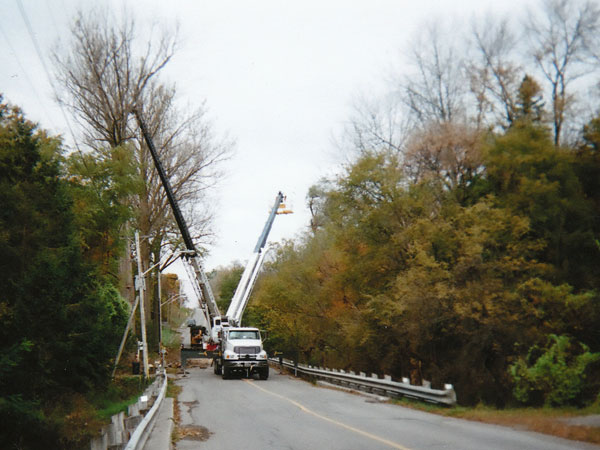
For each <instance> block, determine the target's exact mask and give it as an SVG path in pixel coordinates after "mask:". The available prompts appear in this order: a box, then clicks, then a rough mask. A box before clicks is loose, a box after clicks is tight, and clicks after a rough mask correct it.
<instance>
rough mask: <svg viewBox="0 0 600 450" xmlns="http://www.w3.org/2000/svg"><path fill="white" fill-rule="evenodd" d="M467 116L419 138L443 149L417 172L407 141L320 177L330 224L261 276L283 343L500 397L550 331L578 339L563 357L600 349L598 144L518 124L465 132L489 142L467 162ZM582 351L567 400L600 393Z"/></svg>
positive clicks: (321, 214) (308, 353)
mask: <svg viewBox="0 0 600 450" xmlns="http://www.w3.org/2000/svg"><path fill="white" fill-rule="evenodd" d="M590 126H592V125H590ZM461 130H462V131H464V127H462V126H461V127H458V128H456V129H455V130H454V133H450V130H449V125H447V126H445V127H444V129H443V130H442V131H443V134H442V135H441V137H440V136H437V137H435V138H434V137H431V136H427V137H426V138H425V139H423V140H421V147H422V148H425V149H426V152H421V154H420V157H421V158H420V159H419V161H421V162H425V161H426V159H427V158H429V160H431V158H430V156H431V149H437V148H439V149H441V150H443V151H441V152H440V154H443V155H446V156H444V158H441V159H440V158H438V159H437V161H438V163H439V164H438V166H436V167H435V170H429V171H425V170H422V171H421V172H420V175H419V176H418V177H415V176H414V172H410V171H409V170H407V167H406V159H405V158H402V157H401V155H400V154H399V153H398V152H391V151H385V150H381V151H373V152H363V153H362V154H361V155H360V157H358V158H357V159H356V160H355V161H354V162H353V163H352V164H350V165H349V166H348V167H347V168H346V170H345V171H344V173H343V174H341V175H340V176H339V177H338V178H337V179H335V180H332V181H330V182H328V183H325V182H324V183H322V185H320V186H316V187H315V188H313V189H311V193H312V194H313V196H312V197H310V198H309V204H310V205H311V211H313V214H314V216H315V217H314V218H313V224H318V226H312V230H311V232H309V233H307V234H306V235H305V236H304V238H303V240H302V241H301V242H288V243H285V244H283V245H281V246H280V248H279V249H278V254H277V257H276V259H275V261H274V262H273V263H272V264H270V266H269V267H268V269H267V271H266V274H265V275H263V277H262V279H261V281H260V283H259V286H258V287H257V290H256V297H255V302H254V305H255V306H254V307H253V309H254V312H256V313H258V315H259V316H260V318H261V320H262V325H263V326H265V327H266V328H267V329H268V330H269V331H270V341H269V345H270V346H271V349H272V350H278V351H283V352H285V353H286V354H288V355H289V356H292V357H295V356H296V355H297V356H298V357H299V359H300V360H301V361H304V362H307V363H312V364H319V365H325V366H328V367H336V368H344V369H353V370H361V371H366V372H373V373H379V374H383V373H386V374H391V375H393V376H395V377H397V378H399V377H410V378H411V381H412V382H414V383H420V382H422V380H424V379H427V380H429V381H431V382H432V385H433V386H434V387H441V386H442V385H443V384H444V383H453V384H454V385H455V388H456V390H457V393H458V398H459V401H460V402H462V403H465V404H474V403H478V402H486V403H491V404H496V405H504V404H506V403H507V402H511V401H514V399H515V397H514V396H513V391H514V392H516V393H517V394H518V393H519V392H521V391H522V389H527V387H526V386H525V385H523V384H521V385H519V379H517V377H515V376H513V375H514V374H515V373H517V372H518V373H521V374H524V373H526V371H527V368H526V367H527V362H526V358H527V355H528V354H529V358H530V360H531V361H529V364H530V365H533V364H535V362H536V361H535V359H532V354H531V350H530V349H532V348H538V349H543V348H546V349H547V348H548V347H545V346H546V344H547V342H548V339H549V336H555V337H556V336H565V337H564V338H557V339H561V341H560V342H563V340H564V339H567V336H568V339H570V340H571V342H572V343H573V345H571V346H570V347H568V348H567V347H565V346H563V349H564V352H563V353H564V355H563V357H564V358H563V359H564V361H565V364H567V365H568V364H569V361H570V360H573V361H575V360H576V361H579V362H580V363H581V361H582V359H581V358H580V357H579V356H580V354H582V353H584V349H585V351H588V350H589V352H599V351H600V335H599V334H598V332H597V330H598V329H599V325H600V303H599V301H600V299H599V297H598V287H599V283H600V277H599V275H600V274H599V273H598V272H599V269H600V264H599V263H600V246H599V245H598V241H597V239H596V236H597V235H598V231H599V227H600V221H599V219H598V214H597V212H598V195H599V194H598V191H597V190H595V183H596V182H595V180H596V179H597V177H598V175H600V165H599V164H598V162H599V161H598V157H597V155H596V149H595V147H594V145H597V144H594V143H593V142H591V141H590V140H588V142H587V144H586V145H582V146H581V147H580V148H577V149H574V148H557V147H555V145H554V143H553V142H552V139H551V137H550V135H549V133H547V132H546V131H545V129H544V128H543V127H542V126H541V125H535V124H531V123H521V124H519V125H518V126H514V127H511V128H510V129H508V130H507V131H505V132H501V133H491V132H488V133H482V134H480V135H479V141H478V142H477V143H475V142H474V141H473V135H469V136H468V137H465V138H464V139H463V140H462V142H469V148H470V149H478V152H479V153H478V155H477V156H476V157H475V156H474V155H473V156H472V157H469V158H463V159H462V161H464V162H466V163H465V164H457V163H456V159H451V158H449V156H448V155H451V154H453V153H454V149H455V148H456V147H457V145H456V143H457V142H461V140H460V139H458V138H457V137H456V136H455V133H460V132H461ZM448 136H450V137H451V139H450V140H449V145H451V146H452V147H451V148H449V149H448V148H446V149H442V147H443V143H444V140H443V138H444V137H448ZM411 148H412V149H416V150H415V152H418V151H419V150H418V148H419V146H418V145H417V143H413V146H412V147H411ZM462 155H465V153H462ZM409 156H410V158H412V159H413V161H414V159H415V154H413V153H411V154H409ZM426 157H427V158H426ZM444 160H448V161H450V163H445V162H444ZM584 161H585V163H584ZM414 167H415V166H414V164H413V165H412V166H411V168H413V169H414ZM420 167H425V166H424V165H423V164H422V165H421V166H420ZM430 167H431V166H430ZM449 180H450V181H452V182H449ZM577 343H581V344H583V345H585V346H586V347H583V346H581V345H580V344H577ZM541 354H543V351H542V350H538V351H537V355H538V356H540V355H541ZM590 354H591V353H590ZM546 356H547V357H548V355H546ZM578 358H579V359H578ZM586 358H587V359H585V361H586V364H585V367H579V366H578V367H579V369H581V370H578V371H572V373H577V374H578V375H577V376H578V380H577V381H574V382H573V383H572V384H573V385H576V386H577V387H578V389H575V390H571V391H569V395H567V396H564V397H561V401H560V402H555V403H559V404H565V403H575V404H580V403H583V402H585V401H589V400H594V398H595V396H596V395H597V393H598V388H600V385H599V384H598V383H597V381H594V377H593V376H590V374H591V373H592V372H593V373H595V374H596V375H598V366H597V364H596V363H595V362H596V361H597V357H589V356H588V357H586ZM515 364H517V365H515ZM580 365H581V364H580ZM513 366H514V367H515V369H514V370H513V371H512V375H511V370H510V368H511V367H513ZM565 367H567V366H565ZM517 368H518V370H517ZM515 371H517V372H515ZM596 380H597V378H596ZM536 389H537V388H536ZM544 398H547V397H544V395H541V394H539V393H538V395H537V396H529V397H526V396H523V395H521V396H519V395H517V396H516V399H517V400H523V401H524V402H529V403H535V402H536V401H537V402H538V403H539V402H543V399H544Z"/></svg>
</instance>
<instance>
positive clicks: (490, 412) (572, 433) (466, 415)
mask: <svg viewBox="0 0 600 450" xmlns="http://www.w3.org/2000/svg"><path fill="white" fill-rule="evenodd" d="M392 402H393V403H395V404H398V405H401V406H405V407H408V408H413V409H418V410H421V411H426V412H430V413H434V414H439V415H443V416H447V417H456V418H459V419H465V420H472V421H477V422H483V423H491V424H496V425H504V426H509V427H513V428H516V429H522V430H528V431H535V432H538V433H544V434H548V435H552V436H557V437H561V438H565V439H571V440H576V441H583V442H591V443H594V444H600V426H586V425H578V424H575V423H572V419H576V418H578V417H582V416H589V415H600V404H594V405H592V406H590V407H588V408H584V409H576V408H507V409H502V410H499V409H495V408H491V407H488V406H477V407H473V408H469V407H464V406H455V407H451V408H449V407H446V406H439V405H433V404H428V403H421V402H418V401H415V400H411V399H406V398H402V399H398V400H393V401H392ZM597 403H598V402H597Z"/></svg>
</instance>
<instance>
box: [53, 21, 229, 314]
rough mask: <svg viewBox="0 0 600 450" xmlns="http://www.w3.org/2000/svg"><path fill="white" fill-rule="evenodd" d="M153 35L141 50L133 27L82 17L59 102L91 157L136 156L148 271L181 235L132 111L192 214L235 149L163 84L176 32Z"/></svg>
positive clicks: (205, 218) (60, 59)
mask: <svg viewBox="0 0 600 450" xmlns="http://www.w3.org/2000/svg"><path fill="white" fill-rule="evenodd" d="M152 36H153V37H152V38H151V39H150V40H148V41H146V40H144V44H140V42H139V40H138V38H137V35H136V26H135V23H134V21H133V20H131V19H126V20H123V21H121V22H119V21H118V20H116V19H115V18H114V17H110V16H109V15H108V14H106V13H99V12H98V11H94V12H93V13H90V14H87V15H85V14H83V13H79V14H78V15H77V17H76V19H75V21H74V23H73V26H72V39H71V42H70V45H68V46H67V47H66V50H65V51H64V52H58V51H57V52H55V55H54V60H55V66H56V72H57V78H58V81H59V84H60V86H62V92H61V95H60V101H61V102H62V103H63V104H65V105H66V106H67V107H68V108H69V109H70V110H71V111H73V113H74V114H75V116H76V118H77V119H78V121H79V123H80V125H81V126H82V133H83V136H84V142H85V143H86V144H87V146H88V147H89V149H90V151H91V152H93V153H94V154H97V155H99V156H102V157H107V156H110V155H111V152H110V149H111V148H115V147H118V146H124V145H125V146H128V148H130V149H131V151H132V152H134V154H135V161H136V165H137V175H138V177H137V178H138V180H139V183H138V184H139V187H138V189H137V190H136V191H135V193H134V194H133V195H132V196H131V198H130V202H131V206H132V209H133V210H134V211H135V212H136V214H137V216H136V218H135V224H134V225H133V226H134V227H135V228H137V229H138V230H139V231H140V234H141V235H142V236H145V237H148V239H146V240H143V244H142V258H143V267H144V268H147V267H148V266H149V261H150V254H151V253H152V254H153V255H154V260H155V261H158V259H159V258H160V256H161V250H162V248H163V246H164V244H165V243H166V242H168V243H172V244H175V243H176V241H177V239H173V238H172V237H173V236H179V233H172V232H173V231H175V226H174V220H173V216H172V213H171V211H170V208H169V207H168V205H167V200H166V198H165V195H164V192H163V188H162V186H161V184H160V182H159V180H158V176H157V174H156V170H155V169H154V166H153V163H152V159H151V156H150V153H149V150H148V149H147V148H146V144H145V142H144V140H143V139H142V138H141V134H140V131H139V130H138V128H137V125H135V121H134V120H133V117H132V116H131V113H132V111H133V110H134V109H138V111H140V112H141V113H142V115H143V117H144V121H145V122H146V124H147V126H148V128H149V130H150V133H151V134H152V136H153V139H154V141H155V145H156V147H157V151H158V153H159V157H160V159H161V161H162V163H163V165H164V167H165V171H166V172H167V175H168V177H169V178H170V180H171V184H172V187H173V190H174V195H175V197H176V198H177V200H178V201H179V202H180V203H181V206H182V208H183V209H184V210H187V211H188V212H191V211H192V210H194V209H196V211H195V212H198V211H197V209H198V208H195V207H197V205H198V204H199V202H202V200H203V194H204V193H205V192H206V190H207V188H209V187H211V186H212V185H213V184H214V183H215V181H216V179H217V177H216V172H215V170H216V168H217V167H218V163H219V162H220V161H221V160H223V159H224V158H225V157H227V155H228V152H229V151H230V148H231V145H230V144H231V143H230V142H228V141H227V140H223V139H221V140H219V139H217V138H216V136H215V135H214V133H213V131H212V127H211V124H210V123H209V122H208V120H207V118H206V110H205V107H204V105H202V106H200V107H199V108H196V109H192V110H191V112H187V110H186V112H185V113H184V112H183V111H182V110H181V109H180V108H179V107H178V106H177V99H176V91H175V89H174V87H172V86H168V85H166V84H164V83H161V82H160V80H159V79H158V74H159V72H160V71H161V70H162V69H163V68H164V67H165V65H166V64H167V63H168V62H169V61H170V60H171V58H172V57H173V54H174V51H175V43H176V32H170V33H169V32H165V33H152ZM204 204H205V203H204ZM203 210H204V211H203V213H202V214H199V215H197V216H194V220H191V221H190V223H192V225H193V226H192V228H193V230H195V232H194V237H195V238H200V237H202V236H207V234H208V233H209V232H210V229H209V225H210V221H211V217H210V214H208V213H207V211H208V210H207V208H203ZM169 236H170V237H169ZM146 308H147V309H149V305H146ZM155 320H156V321H157V320H158V317H157V316H156V315H155Z"/></svg>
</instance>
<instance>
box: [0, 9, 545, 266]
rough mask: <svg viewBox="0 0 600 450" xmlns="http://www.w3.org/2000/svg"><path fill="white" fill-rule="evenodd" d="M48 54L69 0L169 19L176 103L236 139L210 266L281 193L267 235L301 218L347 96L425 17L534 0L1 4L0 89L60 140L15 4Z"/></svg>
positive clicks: (390, 59)
mask: <svg viewBox="0 0 600 450" xmlns="http://www.w3.org/2000/svg"><path fill="white" fill-rule="evenodd" d="M19 2H20V3H21V5H22V6H23V9H24V10H25V14H26V16H27V17H28V20H29V22H30V24H31V27H32V29H33V31H34V33H35V36H36V38H37V40H38V42H39V45H40V47H41V51H42V53H43V55H44V57H45V58H47V59H46V65H47V66H48V68H49V69H50V70H52V68H51V66H50V61H49V59H48V54H49V49H50V46H51V45H52V44H53V43H54V42H55V41H56V39H57V37H61V38H62V39H63V40H67V39H68V37H69V29H68V24H69V19H70V17H72V15H73V13H74V12H75V8H76V7H77V5H79V6H80V7H83V8H85V7H86V4H87V5H89V6H90V7H91V6H92V5H102V4H108V5H110V6H111V7H112V8H114V9H115V11H117V12H118V11H122V10H123V5H126V8H127V10H128V11H129V12H130V13H132V14H133V15H134V16H135V17H136V18H137V19H138V22H140V23H144V22H148V21H155V22H157V23H158V24H165V25H167V26H169V25H173V24H175V23H176V22H178V23H179V26H180V36H181V40H180V48H179V50H178V52H177V54H176V55H175V58H174V60H173V61H172V63H171V64H170V66H169V67H168V70H167V73H166V75H167V76H168V79H169V81H173V82H176V84H177V88H178V91H179V93H180V95H181V98H182V99H183V100H184V101H185V102H188V103H190V104H192V105H200V104H201V103H202V102H203V101H204V100H206V105H207V106H208V109H209V111H210V115H211V117H212V119H213V121H214V123H215V126H216V129H217V130H218V131H219V132H227V133H228V134H229V135H230V136H231V137H232V138H234V139H235V140H236V142H237V144H236V153H235V156H234V157H233V158H232V159H231V160H230V161H228V162H227V163H226V164H224V166H223V169H224V170H225V172H226V173H227V176H226V178H225V179H223V180H222V181H221V183H220V184H219V186H218V187H217V190H216V191H215V199H216V200H215V207H216V212H217V216H216V222H215V226H214V230H215V232H216V234H217V239H216V242H215V245H214V246H212V247H211V249H210V250H211V255H210V256H209V257H208V259H207V260H206V264H205V265H206V268H207V269H208V270H210V269H212V268H214V267H216V266H218V265H227V264H229V263H230V262H232V261H234V260H240V261H245V260H246V258H247V257H248V256H249V255H250V253H251V252H252V250H253V247H254V245H255V243H256V240H257V239H258V236H259V234H260V232H261V230H262V227H263V225H264V222H265V220H266V218H267V214H268V211H269V209H270V207H271V205H272V203H273V201H274V198H275V195H276V194H277V192H278V191H280V190H281V191H283V192H284V193H285V194H287V196H288V203H291V206H292V207H293V209H294V211H295V214H294V215H291V216H290V215H288V216H281V217H278V218H277V219H276V221H275V225H274V227H273V230H272V232H271V236H270V241H279V240H281V239H283V238H293V237H294V236H295V235H296V234H297V233H299V232H302V231H303V230H305V229H306V228H307V226H308V222H309V213H308V210H307V208H306V206H305V197H306V193H307V190H308V188H309V187H310V186H311V185H312V184H314V183H315V182H317V181H318V180H319V179H320V178H321V177H323V176H325V175H331V174H332V173H334V172H335V171H337V170H338V168H339V165H340V161H342V159H343V155H340V154H339V151H338V149H337V148H336V147H335V145H334V144H333V139H332V138H333V137H334V136H336V135H339V133H340V131H341V129H342V128H343V126H344V122H345V121H347V120H348V118H349V117H350V115H351V112H352V104H353V101H354V99H355V98H356V96H357V95H358V93H365V92H367V93H369V92H377V91H380V90H381V89H382V87H383V84H384V82H385V79H386V78H387V77H388V75H389V71H390V67H392V66H396V67H397V66H398V62H399V61H400V59H399V58H400V56H399V55H400V52H401V50H403V49H404V48H405V46H406V43H407V41H408V40H409V39H411V38H413V37H414V35H415V33H416V32H418V28H419V26H422V25H423V23H424V22H425V21H426V20H427V19H428V18H429V17H432V16H434V17H438V18H439V17H441V18H444V17H456V18H458V19H462V20H465V21H466V22H468V20H469V19H470V18H471V17H472V16H473V15H474V14H476V15H482V14H484V13H492V14H496V15H501V14H504V13H507V12H509V13H510V12H513V13H514V12H515V11H517V12H518V13H519V15H522V13H523V11H524V9H525V5H526V4H529V5H531V4H534V0H527V1H523V0H505V1H502V2H500V1H498V0H469V1H460V0H437V1H435V0H421V1H406V0H331V1H328V0H319V1H315V0H303V1H294V2H293V1H291V0H287V1H285V0H270V1H263V0H254V1H248V0H237V1H234V0H229V1H227V0H169V1H165V0H161V1H154V0H153V1H139V0H138V1H117V0H114V1H110V0H95V1H93V2H92V1H88V2H85V1H75V0H2V2H0V92H1V93H3V94H4V97H5V100H7V101H9V102H11V103H13V104H16V105H18V106H20V107H22V108H23V109H24V111H25V113H26V115H27V117H28V118H29V119H30V120H33V121H36V122H39V123H40V125H41V126H42V127H43V128H46V129H50V130H51V131H53V132H56V133H61V134H65V135H68V133H67V127H66V125H65V121H64V120H63V117H62V113H61V111H60V110H59V109H58V108H57V107H56V105H55V104H54V102H53V100H52V95H51V92H52V90H51V87H50V85H49V82H48V79H47V76H46V74H45V71H44V68H43V66H42V64H41V63H40V59H39V58H38V55H37V54H36V52H35V48H34V46H33V44H32V40H31V38H30V36H29V34H28V32H27V28H26V25H25V22H24V19H23V17H22V14H21V12H20V9H19Z"/></svg>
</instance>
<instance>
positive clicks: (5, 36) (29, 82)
mask: <svg viewBox="0 0 600 450" xmlns="http://www.w3.org/2000/svg"><path fill="white" fill-rule="evenodd" d="M0 33H2V36H3V37H4V40H5V41H6V45H7V46H8V48H9V49H10V51H11V52H12V54H13V56H14V57H15V60H16V61H17V64H18V66H19V68H20V69H21V73H22V74H23V75H24V76H25V80H26V81H27V84H29V87H30V88H31V92H33V95H34V96H35V98H36V99H37V101H38V104H39V105H40V106H41V108H42V110H43V111H44V115H45V116H46V119H47V120H48V122H50V125H51V126H52V128H54V129H56V125H55V124H54V122H53V121H52V116H51V115H50V114H49V113H48V110H47V109H46V107H45V106H44V102H42V98H41V96H40V94H39V93H38V91H37V89H36V88H35V84H34V83H33V81H31V78H29V74H28V73H27V71H26V70H25V67H24V66H23V64H22V63H21V59H20V58H19V55H18V53H17V52H16V51H15V48H14V47H13V46H12V44H11V42H10V39H9V38H8V35H7V34H6V32H5V31H4V28H2V26H1V25H0Z"/></svg>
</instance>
